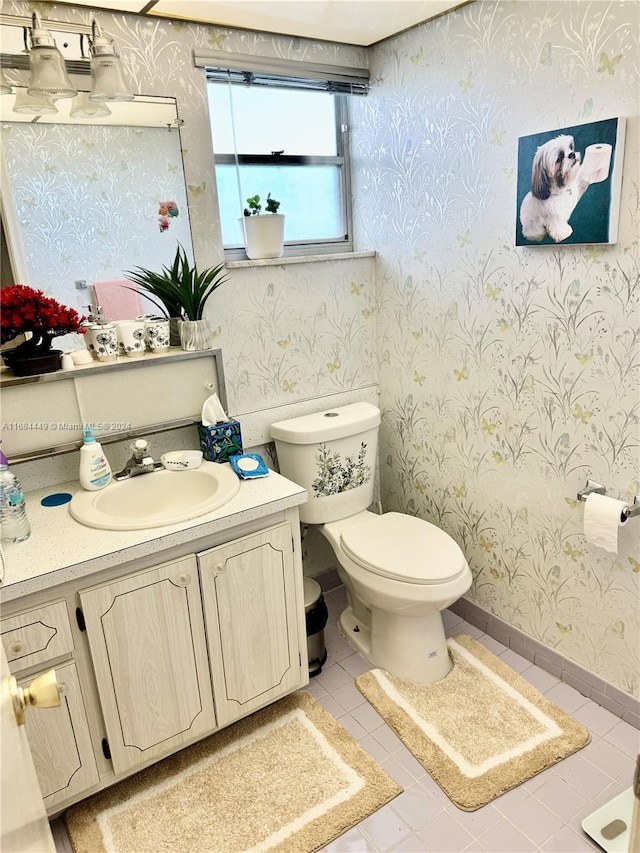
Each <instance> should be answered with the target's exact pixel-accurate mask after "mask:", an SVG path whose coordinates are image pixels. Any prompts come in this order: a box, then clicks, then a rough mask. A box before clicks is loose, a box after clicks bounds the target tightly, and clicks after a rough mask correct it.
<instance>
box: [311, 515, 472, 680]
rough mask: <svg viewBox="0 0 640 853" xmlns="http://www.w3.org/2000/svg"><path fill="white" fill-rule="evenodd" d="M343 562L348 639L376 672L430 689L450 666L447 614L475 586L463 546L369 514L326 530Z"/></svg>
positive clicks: (407, 519) (432, 530)
mask: <svg viewBox="0 0 640 853" xmlns="http://www.w3.org/2000/svg"><path fill="white" fill-rule="evenodd" d="M320 531H321V532H322V533H323V534H324V536H326V538H327V539H328V540H329V542H330V544H331V546H332V548H333V550H334V553H335V555H336V558H337V560H338V574H339V575H340V579H341V580H342V582H343V583H344V585H345V587H346V589H347V596H348V602H349V603H348V606H347V608H346V609H345V610H344V611H343V612H342V614H341V615H340V620H339V624H340V629H341V631H342V633H343V635H344V636H345V638H346V639H347V640H348V641H349V642H350V643H351V644H352V645H353V646H354V647H355V648H356V649H357V650H358V651H359V652H360V653H361V654H362V655H363V656H364V657H365V658H367V660H368V661H369V662H370V663H371V664H372V665H373V666H376V667H380V668H381V669H385V670H387V671H388V672H391V673H393V674H394V675H397V676H398V677H399V678H402V679H405V680H407V681H413V682H417V683H420V684H429V683H431V682H433V681H438V680H440V679H441V678H444V677H445V675H447V673H448V672H449V670H450V668H451V663H450V658H449V654H448V651H447V645H446V638H445V633H444V625H443V622H442V616H441V611H442V610H444V609H445V608H446V607H448V606H449V605H450V604H453V602H454V601H457V600H458V599H459V598H460V596H462V595H464V593H465V592H466V591H467V590H468V589H469V586H470V585H471V571H470V569H469V566H468V565H467V561H466V560H465V558H464V555H463V553H462V551H461V550H460V548H459V547H458V546H457V544H456V543H455V542H454V541H453V539H452V538H451V537H450V536H448V535H447V534H446V533H445V532H444V531H442V530H440V529H439V528H438V527H436V526H435V525H433V524H430V523H429V522H427V521H422V520H421V519H418V518H415V517H413V516H410V515H404V514H402V513H397V512H389V513H386V514H384V515H374V514H373V513H371V512H368V511H365V512H362V513H358V515H355V516H350V517H348V518H346V519H343V520H340V521H334V522H329V523H327V524H324V525H322V526H321V527H320Z"/></svg>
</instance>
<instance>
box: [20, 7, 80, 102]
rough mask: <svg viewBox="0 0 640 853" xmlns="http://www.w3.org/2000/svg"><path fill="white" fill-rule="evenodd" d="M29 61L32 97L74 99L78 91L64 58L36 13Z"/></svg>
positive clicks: (29, 89) (29, 88)
mask: <svg viewBox="0 0 640 853" xmlns="http://www.w3.org/2000/svg"><path fill="white" fill-rule="evenodd" d="M29 60H30V65H31V76H30V78H29V85H28V86H27V91H28V93H29V94H30V95H35V96H36V97H38V96H42V95H45V96H46V95H48V96H50V97H54V98H73V96H74V95H75V94H76V90H75V89H74V86H73V83H72V82H71V80H70V78H69V75H68V74H67V68H66V66H65V64H64V57H63V56H62V54H61V53H60V51H59V50H58V48H57V47H56V43H55V40H54V38H53V36H52V35H51V33H50V32H49V30H44V29H42V25H41V23H40V19H39V17H38V15H37V13H36V12H34V13H33V28H32V30H31V50H30V52H29Z"/></svg>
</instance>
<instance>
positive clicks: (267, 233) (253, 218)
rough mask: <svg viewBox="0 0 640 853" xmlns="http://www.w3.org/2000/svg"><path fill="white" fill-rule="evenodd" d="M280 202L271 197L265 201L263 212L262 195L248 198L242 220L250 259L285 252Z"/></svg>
mask: <svg viewBox="0 0 640 853" xmlns="http://www.w3.org/2000/svg"><path fill="white" fill-rule="evenodd" d="M279 207H280V202H279V201H276V200H275V198H271V193H269V195H268V196H267V200H266V202H265V213H264V214H263V213H262V205H261V204H260V196H259V195H253V196H249V198H248V199H247V207H245V209H244V216H243V217H242V219H241V220H240V224H241V225H242V229H243V233H244V246H245V251H246V253H247V257H248V258H249V259H250V260H252V261H253V260H259V259H261V258H281V257H282V254H283V252H284V216H283V214H281V213H278V208H279Z"/></svg>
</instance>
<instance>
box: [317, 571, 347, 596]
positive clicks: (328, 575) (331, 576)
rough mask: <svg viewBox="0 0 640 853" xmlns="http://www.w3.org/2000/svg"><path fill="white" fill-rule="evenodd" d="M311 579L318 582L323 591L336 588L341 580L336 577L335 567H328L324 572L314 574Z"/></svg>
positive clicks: (340, 583) (340, 584)
mask: <svg viewBox="0 0 640 853" xmlns="http://www.w3.org/2000/svg"><path fill="white" fill-rule="evenodd" d="M313 579H314V581H317V582H318V583H319V584H320V589H321V590H322V591H323V592H331V590H332V589H337V588H338V587H339V586H342V581H341V580H340V578H339V577H338V571H337V569H329V570H328V571H326V572H322V574H320V575H314V576H313Z"/></svg>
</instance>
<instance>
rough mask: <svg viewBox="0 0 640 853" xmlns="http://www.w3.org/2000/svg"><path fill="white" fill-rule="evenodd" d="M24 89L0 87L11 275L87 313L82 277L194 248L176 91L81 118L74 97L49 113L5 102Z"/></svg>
mask: <svg viewBox="0 0 640 853" xmlns="http://www.w3.org/2000/svg"><path fill="white" fill-rule="evenodd" d="M24 94H25V90H24V89H21V88H20V87H14V93H13V94H10V95H2V96H1V97H0V118H1V128H0V129H1V135H2V147H3V158H2V163H1V166H2V174H1V181H0V187H1V190H2V198H1V201H2V224H3V232H4V234H3V240H4V239H5V237H6V243H7V252H8V254H9V256H10V258H11V262H12V263H11V266H12V268H13V269H12V272H13V274H14V281H15V282H16V283H20V284H28V285H30V286H31V287H36V288H39V289H42V290H44V291H45V292H46V293H47V294H48V295H51V296H53V297H54V298H56V299H57V300H58V301H60V302H62V303H63V304H65V305H69V306H71V307H73V308H76V309H77V310H78V311H80V312H81V313H86V312H85V306H86V305H87V304H88V302H89V301H90V300H89V294H88V292H87V290H86V289H85V288H84V287H83V285H82V284H81V282H85V283H86V284H88V285H91V284H92V283H93V282H94V281H109V280H113V279H121V278H123V273H124V271H125V270H131V269H133V268H134V267H135V266H142V267H149V268H151V269H159V267H160V265H162V264H167V263H170V262H171V261H172V260H173V258H174V256H175V252H176V248H177V244H178V243H181V244H182V245H183V246H184V248H185V249H186V251H187V254H188V255H189V256H190V257H193V249H192V242H191V230H190V223H189V214H188V209H187V190H186V184H185V178H184V170H183V164H182V148H181V141H180V121H179V118H178V112H177V106H176V100H175V98H160V97H149V96H136V98H135V100H134V101H131V102H121V103H110V104H109V105H108V109H109V110H110V115H108V116H103V117H86V118H80V117H78V116H77V114H76V112H77V108H78V106H79V105H80V102H79V101H78V99H76V98H73V99H64V100H59V101H56V102H55V107H56V108H57V112H56V113H55V114H53V115H47V116H34V115H33V114H24V113H18V112H14V111H13V108H14V106H15V105H16V100H17V99H19V98H22V97H24ZM7 283H8V282H7ZM4 284H5V278H4V274H3V285H4Z"/></svg>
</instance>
